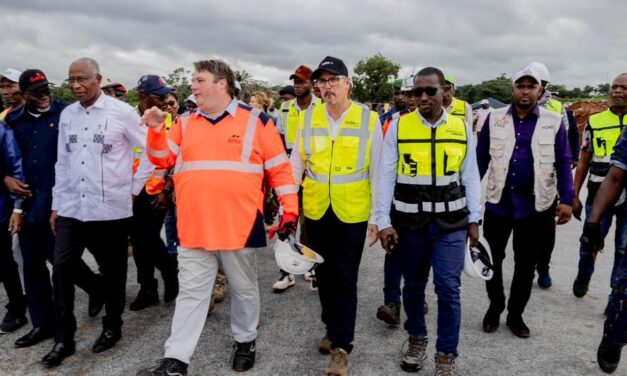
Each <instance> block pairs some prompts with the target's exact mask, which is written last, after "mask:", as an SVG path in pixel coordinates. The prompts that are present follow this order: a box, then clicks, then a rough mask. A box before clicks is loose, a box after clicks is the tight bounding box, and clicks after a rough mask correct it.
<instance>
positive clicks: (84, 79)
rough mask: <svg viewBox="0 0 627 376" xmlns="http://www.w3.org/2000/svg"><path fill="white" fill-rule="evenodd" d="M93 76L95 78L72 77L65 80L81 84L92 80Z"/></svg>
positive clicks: (69, 82)
mask: <svg viewBox="0 0 627 376" xmlns="http://www.w3.org/2000/svg"><path fill="white" fill-rule="evenodd" d="M92 78H94V76H79V77H70V78H68V79H67V80H65V82H67V83H68V84H70V85H72V84H73V83H75V82H76V83H78V84H80V85H82V84H84V83H86V82H87V81H89V80H91V79H92Z"/></svg>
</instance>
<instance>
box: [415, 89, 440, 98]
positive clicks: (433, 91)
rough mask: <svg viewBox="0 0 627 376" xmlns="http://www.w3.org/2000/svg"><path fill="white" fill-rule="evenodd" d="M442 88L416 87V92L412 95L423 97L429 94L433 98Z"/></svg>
mask: <svg viewBox="0 0 627 376" xmlns="http://www.w3.org/2000/svg"><path fill="white" fill-rule="evenodd" d="M441 87H442V86H429V87H424V88H423V87H415V88H414V90H412V93H413V94H414V96H415V97H421V96H422V94H423V93H425V94H427V95H428V96H430V97H432V96H434V95H435V94H436V93H437V92H438V90H439V89H440V88H441Z"/></svg>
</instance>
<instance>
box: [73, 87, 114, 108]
mask: <svg viewBox="0 0 627 376" xmlns="http://www.w3.org/2000/svg"><path fill="white" fill-rule="evenodd" d="M109 98H111V97H109V96H108V95H106V94H105V93H104V92H102V91H101V92H100V96H99V97H98V99H96V101H95V102H94V104H92V105H91V106H89V107H87V108H85V107H83V104H82V103H79V104H78V108H80V109H81V110H83V111H87V110H89V109H90V108H104V106H105V103H106V102H107V100H108V99H109Z"/></svg>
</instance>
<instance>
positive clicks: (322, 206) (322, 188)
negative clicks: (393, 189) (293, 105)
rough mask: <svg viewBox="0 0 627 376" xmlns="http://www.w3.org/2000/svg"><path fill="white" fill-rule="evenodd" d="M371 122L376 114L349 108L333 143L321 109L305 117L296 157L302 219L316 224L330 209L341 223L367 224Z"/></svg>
mask: <svg viewBox="0 0 627 376" xmlns="http://www.w3.org/2000/svg"><path fill="white" fill-rule="evenodd" d="M376 120H377V116H376V113H374V112H372V111H370V110H369V109H368V108H367V107H366V106H364V105H363V104H360V103H356V102H352V103H351V106H350V107H349V109H348V110H347V114H346V117H345V118H344V120H343V122H342V125H341V127H340V129H339V130H338V133H337V137H336V138H335V140H332V138H331V133H330V128H329V124H328V121H327V118H326V115H325V109H324V107H323V106H322V105H321V106H316V107H313V108H310V109H309V110H307V111H306V112H305V114H304V121H303V123H301V128H300V132H301V137H300V153H301V158H302V160H303V161H304V162H305V166H306V167H305V169H306V174H305V179H304V180H303V212H304V215H305V216H306V217H307V218H310V219H314V220H317V219H320V218H321V217H322V216H323V215H324V213H325V212H326V211H327V209H328V207H329V206H332V207H333V212H334V213H335V214H336V215H337V217H338V218H339V219H340V220H341V221H343V222H345V223H357V222H363V221H367V220H368V217H369V214H370V189H371V187H370V180H369V169H370V163H371V161H370V147H371V140H372V132H373V129H374V126H375V124H376Z"/></svg>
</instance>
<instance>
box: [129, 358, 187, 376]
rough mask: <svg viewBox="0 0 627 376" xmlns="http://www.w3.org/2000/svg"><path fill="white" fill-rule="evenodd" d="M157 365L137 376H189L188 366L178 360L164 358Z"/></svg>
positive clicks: (141, 371) (143, 370) (138, 373)
mask: <svg viewBox="0 0 627 376" xmlns="http://www.w3.org/2000/svg"><path fill="white" fill-rule="evenodd" d="M157 363H159V365H158V366H156V367H153V368H144V369H141V370H139V372H137V376H187V364H185V363H183V362H181V361H180V360H178V359H173V358H163V359H161V360H158V361H157Z"/></svg>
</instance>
